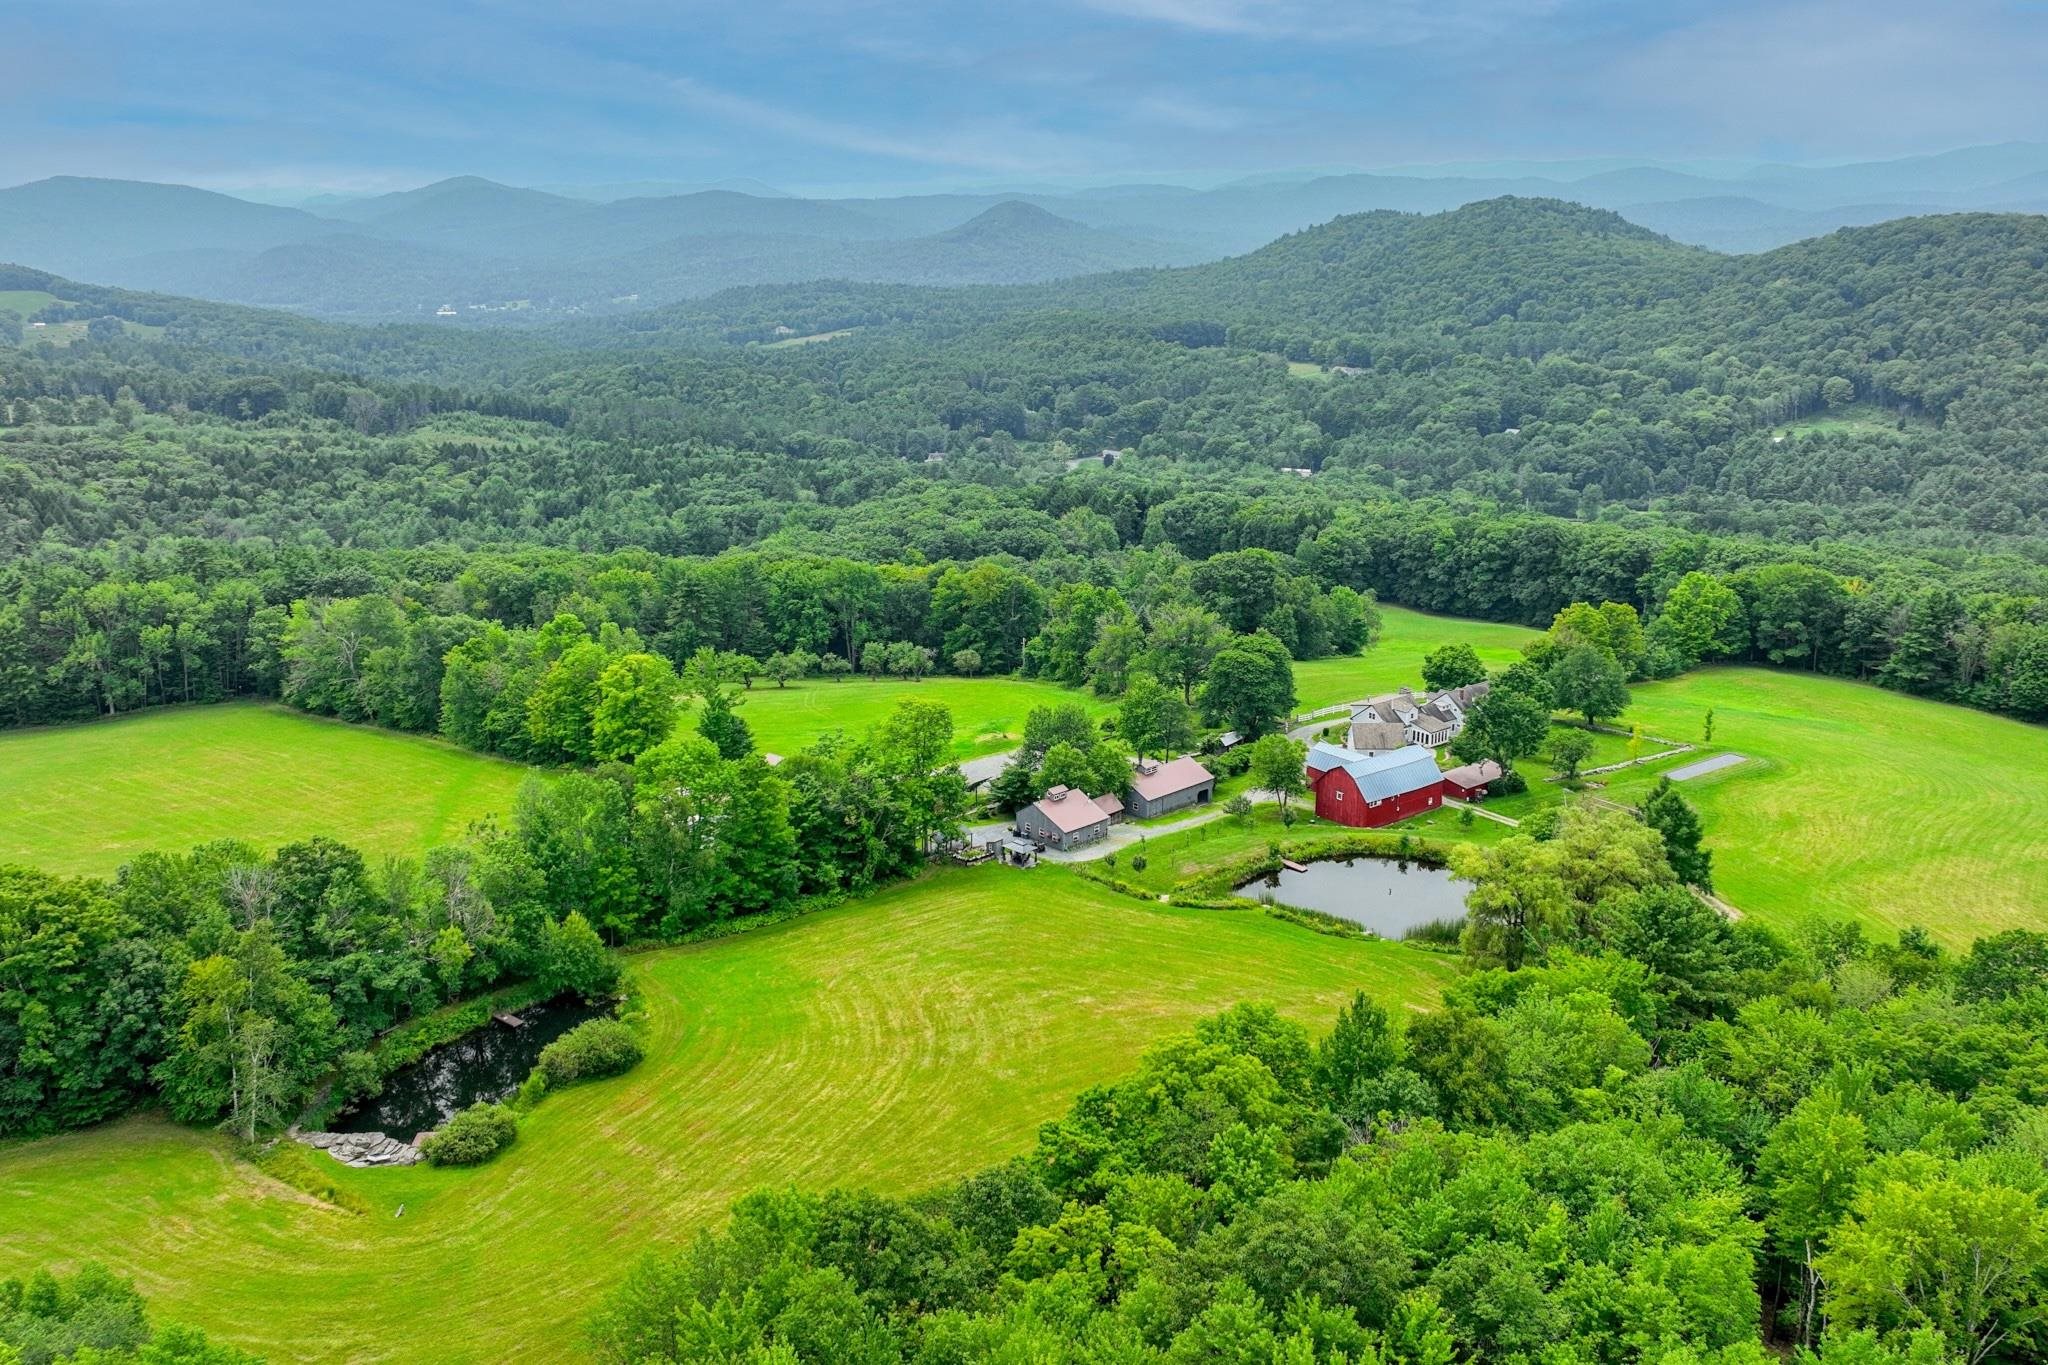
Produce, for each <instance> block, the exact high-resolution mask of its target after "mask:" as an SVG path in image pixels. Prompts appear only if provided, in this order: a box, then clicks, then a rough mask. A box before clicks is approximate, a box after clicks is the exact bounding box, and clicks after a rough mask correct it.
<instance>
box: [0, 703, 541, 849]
mask: <svg viewBox="0 0 2048 1365" xmlns="http://www.w3.org/2000/svg"><path fill="white" fill-rule="evenodd" d="M528 771H529V770H528V769H526V768H523V767H521V766H519V765H518V764H515V763H507V762H505V761H503V760H501V759H496V758H488V757H485V756H484V755H482V754H476V753H471V752H470V751H468V750H466V749H458V748H456V747H455V746H454V745H452V744H446V743H443V742H442V741H440V740H436V739H427V738H422V737H420V736H415V735H402V734H398V733H395V732H393V731H389V730H376V729H371V728H369V727H367V726H360V725H347V724H344V723H342V722H340V721H332V720H322V719H320V718H318V717H315V716H309V715H306V714H304V713H303V712H299V711H293V710H290V709H288V708H286V707H283V706H271V705H262V704H257V703H253V702H235V703H230V704H227V705H222V706H176V707H158V708H153V709H151V710H147V711H139V712H136V713H134V714H133V715H128V716H121V717H118V718H116V719H113V720H102V721H93V722H91V723H88V724H84V725H66V726H57V727H52V728H49V729H38V730H14V731H8V732H5V733H0V862H20V863H29V864H32V865H34V866H37V867H41V868H45V869H47V870H49V871H52V872H63V873H71V874H85V873H92V874H98V875H106V874H110V873H112V872H114V871H115V870H116V869H118V868H119V867H120V865H121V864H122V863H124V862H126V861H127V860H128V859H129V858H130V857H132V856H133V855H135V854H137V853H141V852H147V851H151V850H158V851H181V850H184V849H187V848H190V847H192V846H193V845H194V844H200V843H205V842H206V841H208V840H212V839H227V838H234V839H245V840H247V841H249V842H251V843H254V844H258V845H261V846H263V847H266V848H274V847H276V846H277V845H279V844H283V843H289V842H290V841H292V840H294V839H303V838H307V837H308V836H311V835H315V834H326V835H331V836H333V837H334V838H337V839H340V840H343V841H344V842H347V843H350V844H354V845H355V846H357V847H358V848H361V849H363V850H364V851H366V852H368V853H371V854H384V853H399V854H418V853H422V852H424V851H425V850H426V849H428V848H430V847H431V846H433V845H435V844H439V843H445V842H448V841H449V840H452V839H454V838H455V837H456V836H457V835H459V834H461V833H462V831H463V830H464V829H466V828H468V827H469V825H470V823H471V822H472V821H475V820H478V819H481V818H482V817H484V816H486V815H492V814H497V813H500V812H503V811H506V810H509V809H511V805H512V796H513V793H514V792H515V791H516V790H517V789H518V787H519V783H520V782H521V781H522V780H523V779H524V778H525V776H526V774H527V772H528Z"/></svg>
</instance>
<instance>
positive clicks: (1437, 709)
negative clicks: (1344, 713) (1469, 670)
mask: <svg viewBox="0 0 2048 1365" xmlns="http://www.w3.org/2000/svg"><path fill="white" fill-rule="evenodd" d="M1488 687H1489V684H1487V683H1483V682H1476V683H1473V684H1471V685H1470V686H1468V687H1453V688H1450V689H1447V690H1446V691H1442V692H1438V693H1436V694H1435V695H1433V696H1430V697H1418V696H1416V695H1415V693H1414V691H1413V690H1412V689H1409V688H1406V687H1404V688H1402V689H1401V690H1400V691H1399V692H1394V693H1390V694H1388V695H1387V696H1384V697H1374V698H1372V699H1371V700H1370V701H1362V702H1359V703H1358V704H1357V705H1355V706H1353V707H1352V708H1351V734H1350V740H1351V742H1350V744H1349V746H1347V747H1349V748H1351V749H1355V750H1357V751H1358V752H1359V753H1363V754H1383V753H1389V752H1391V751H1393V750H1395V749H1398V748H1402V747H1405V746H1406V745H1410V744H1420V745H1422V746H1423V747H1425V748H1429V749H1441V748H1442V747H1443V746H1444V745H1446V744H1449V743H1450V742H1451V741H1452V740H1454V739H1456V738H1457V737H1458V734H1459V732H1460V731H1462V730H1463V729H1464V728H1465V718H1466V717H1467V716H1468V715H1469V714H1471V710H1472V704H1473V703H1474V702H1476V701H1478V700H1479V699H1480V698H1481V697H1483V696H1485V695H1486V693H1487V689H1488Z"/></svg>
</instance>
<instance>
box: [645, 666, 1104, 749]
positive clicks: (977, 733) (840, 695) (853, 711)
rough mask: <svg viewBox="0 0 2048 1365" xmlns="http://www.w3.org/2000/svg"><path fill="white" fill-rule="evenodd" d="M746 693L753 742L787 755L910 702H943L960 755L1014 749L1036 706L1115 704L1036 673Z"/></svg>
mask: <svg viewBox="0 0 2048 1365" xmlns="http://www.w3.org/2000/svg"><path fill="white" fill-rule="evenodd" d="M740 696H741V698H742V704H741V706H740V718H741V719H742V720H744V721H746V723H747V726H748V728H749V729H751V730H752V731H753V732H754V747H755V748H757V749H763V750H766V751H767V752H769V753H776V754H781V755H783V756H784V757H785V758H786V757H788V756H789V755H791V754H794V753H799V752H801V751H803V750H804V749H806V748H809V747H810V746H811V745H812V744H814V743H816V742H817V741H818V740H819V739H820V738H821V737H823V736H824V735H826V734H828V733H829V732H831V731H833V730H843V731H845V732H846V734H847V735H849V736H850V737H852V738H854V739H859V738H861V737H863V736H864V735H866V734H867V732H868V731H869V730H871V729H873V728H874V727H875V726H877V725H879V724H881V723H882V721H883V720H884V719H885V718H886V717H887V716H888V714H889V713H890V712H891V711H893V710H895V709H896V703H898V702H900V701H904V700H906V699H908V700H912V701H930V702H938V703H939V704H941V705H943V706H945V707H946V708H947V709H948V710H950V711H951V712H952V713H953V735H954V743H953V751H954V756H955V757H958V758H975V757H978V756H980V755H982V754H997V753H1002V752H1004V751H1005V750H1008V749H1013V748H1015V747H1016V746H1017V741H1018V740H1019V739H1020V738H1021V737H1022V736H1023V732H1024V717H1025V716H1027V715H1029V714H1030V712H1031V709H1032V708H1033V707H1037V706H1056V705H1058V704H1060V703H1062V702H1073V703H1075V704H1077V705H1079V706H1081V707H1083V708H1084V709H1086V710H1087V711H1088V712H1089V713H1090V714H1091V715H1108V714H1109V712H1110V710H1111V709H1112V707H1113V706H1114V703H1113V702H1110V701H1105V700H1103V699H1102V698H1100V697H1098V696H1096V695H1095V694H1094V693H1092V692H1088V691H1085V690H1083V689H1080V688H1074V687H1061V686H1060V685H1059V684H1058V683H1049V682H1040V681H1038V680H1037V679H1034V678H925V679H924V680H922V681H920V682H910V681H907V680H905V679H902V678H886V679H874V678H842V679H840V680H838V681H836V682H835V681H830V680H827V679H823V678H805V679H804V680H803V681H801V682H795V683H791V684H790V685H789V686H787V687H777V686H776V685H775V684H774V683H772V682H757V683H755V684H754V685H753V687H751V688H749V689H748V690H746V691H745V692H743V693H741V694H740ZM695 716H696V712H695V711H694V709H693V710H692V711H690V712H689V713H687V714H686V718H685V721H684V723H685V724H686V725H692V726H694V725H695V723H696V721H695Z"/></svg>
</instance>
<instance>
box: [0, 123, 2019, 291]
mask: <svg viewBox="0 0 2048 1365" xmlns="http://www.w3.org/2000/svg"><path fill="white" fill-rule="evenodd" d="M1500 165H1501V168H1503V169H1507V170H1515V169H1520V168H1522V167H1524V166H1528V167H1530V168H1532V169H1541V170H1543V171H1545V172H1547V173H1546V174H1527V175H1521V174H1518V175H1500V176H1494V175H1485V174H1442V173H1427V174H1425V173H1421V171H1422V170H1423V169H1427V168H1418V172H1417V173H1415V174H1387V173H1383V172H1376V173H1365V172H1358V173H1345V174H1338V175H1310V174H1308V173H1307V172H1303V171H1298V170H1297V171H1289V170H1284V169H1283V170H1278V171H1274V172H1270V173H1264V174H1260V175H1256V176H1250V177H1246V178H1244V179H1241V180H1238V181H1234V182H1230V183H1226V184H1222V185H1219V186H1217V187H1215V188H1211V189H1193V188H1190V187H1188V186H1185V185H1169V184H1135V183H1134V184H1125V185H1107V186H1095V187H1090V188H1086V189H1080V190H1075V189H1060V190H1055V189H1044V188H1040V189H1038V190H1035V191H1032V192H1028V193H1014V194H1002V193H995V192H984V193H971V194H970V193H958V194H925V195H903V196H895V197H873V198H849V199H803V198H794V197H790V196H787V195H784V194H781V193H780V192H779V191H774V190H772V189H770V188H769V187H766V186H761V187H757V188H759V189H760V190H762V191H763V192H761V193H747V192H742V189H739V188H718V189H695V190H691V191H690V192H688V193H680V194H667V193H657V194H644V195H630V196H627V197H623V198H617V197H604V196H606V195H609V194H611V193H612V192H614V191H618V190H625V189H634V188H654V189H669V188H675V187H672V186H665V185H656V186H630V185H622V186H595V187H585V190H584V192H582V193H579V194H574V195H572V194H567V193H553V192H549V191H546V190H539V189H528V188H522V187H519V186H513V185H504V184H499V183H497V182H494V181H490V180H485V179H482V178H479V177H476V176H457V177H454V178H452V179H448V180H442V181H437V182H435V183H434V184H431V185H423V186H420V187H419V188H417V189H411V190H403V191H399V192H396V193H392V194H383V195H375V196H370V197H364V198H353V199H351V198H346V197H339V196H336V197H330V198H327V199H323V200H321V201H319V203H318V204H317V207H318V209H319V212H318V213H312V212H307V211H303V210H300V209H292V208H280V207H275V206H270V205H265V204H258V203H251V202H249V201H247V200H243V199H237V198H233V197H230V196H228V195H223V194H214V193H210V192H208V191H204V190H197V189H191V188H188V187H184V186H177V185H155V184H148V183H144V182H138V181H113V180H82V179H76V178H58V179H53V180H43V181H37V182H35V183H33V184H29V185H22V186H17V187H15V188H13V189H8V190H0V259H7V260H15V261H20V262H23V263H25V264H28V265H32V266H36V267H39V268H45V269H53V270H58V271H60V272H61V273H64V274H66V275H69V276H73V277H76V278H79V279H83V280H92V281H97V282H100V283H105V284H121V285H132V286H136V287H145V288H151V289H161V290H169V291H175V292H186V293H192V294H197V295H201V296H204V297H208V298H217V299H223V300H230V301H241V302H252V303H263V304H267V305H276V306H286V307H293V308H299V309H304V310H308V311H313V312H318V313H323V314H332V315H336V316H365V317H390V316H412V315H416V314H418V313H421V312H434V311H436V310H438V309H439V308H440V307H441V306H442V305H443V304H453V305H454V306H455V307H457V308H458V310H463V311H469V310H470V306H471V305H490V306H493V307H497V306H501V305H505V304H508V303H512V302H518V301H522V300H523V301H526V302H527V303H529V304H530V305H531V308H532V310H533V311H532V315H536V316H537V315H540V314H544V313H547V312H551V311H561V310H568V309H575V310H589V309H599V310H610V309H615V308H625V307H645V306H648V305H649V304H650V303H653V302H659V301H672V300H676V299H682V298H689V297H693V296H695V295H698V294H701V293H704V292H708V291H710V290H713V289H718V288H724V287H727V286H729V285H734V284H745V283H779V282H790V281H796V280H803V279H825V278H845V279H849V280H863V281H877V282H882V281H892V282H920V283H994V282H1023V281H1033V280H1047V279H1058V278H1065V277H1068V276H1073V275H1079V274H1088V273H1092V272H1095V271H1100V270H1110V269H1119V268H1122V267H1125V266H1131V265H1149V264H1160V263H1167V262H1171V263H1190V262H1198V261H1203V260H1214V259H1221V258H1224V257H1229V256H1236V255H1241V254H1243V253H1246V252H1250V251H1253V250H1255V249H1257V248H1258V247H1261V246H1263V245H1265V244H1266V243H1269V242H1272V241H1274V240H1276V239H1278V238H1280V237H1282V236H1285V235H1286V234H1289V233H1297V232H1300V231H1302V230H1303V229H1306V228H1309V227H1313V226H1315V225H1317V224H1321V223H1327V222H1330V221H1331V220H1333V219H1336V218H1338V217H1341V216H1344V215H1350V214H1359V213H1372V212H1377V211H1384V210H1393V211H1397V212H1401V213H1410V214H1414V213H1421V214H1431V213H1441V212H1443V211H1446V210H1449V209H1455V208H1458V207H1460V206H1462V205H1466V204H1473V203H1481V202H1485V201H1488V200H1493V199H1498V198H1501V197H1503V196H1512V197H1518V198H1530V199H1560V200H1566V201H1569V202H1572V203H1577V204H1583V205H1586V206H1588V207H1591V208H1597V209H1607V210H1612V211H1615V212H1618V213H1620V214H1621V215H1623V216H1624V217H1626V218H1627V219H1629V220H1630V221H1632V222H1636V223H1640V224H1642V225H1645V226H1647V227H1650V228H1653V229H1655V230H1656V231H1658V232H1660V233H1664V234H1666V235H1668V236H1670V237H1672V238H1674V239H1675V240H1678V241H1680V242H1685V243H1689V244H1693V245H1698V246H1706V247H1711V248H1713V249H1715V250H1719V251H1727V252H1738V253H1746V252H1755V251H1762V250H1768V249H1770V248H1773V247H1777V246H1780V245H1783V244H1785V243H1788V242H1793V241H1797V240H1800V239H1802V238H1807V237H1813V236H1817V235H1821V234H1825V233H1829V232H1833V231H1835V230H1836V229H1838V228H1841V227H1845V226H1854V225H1861V224H1869V223H1876V222H1882V221H1885V220H1886V219H1890V218H1897V217H1906V216H1912V215H1916V214H1923V213H1937V212H1954V211H1959V210H1999V211H2020V212H2030V211H2037V210H2039V209H2040V208H2041V207H2042V206H2043V205H2044V204H2048V145H2043V144H2032V143H2010V144H2004V145H2001V146H1996V147H1978V148H1965V149H1961V150H1958V151H1955V152H1946V153H1941V154H1939V155H1935V156H1926V157H1907V158H1900V159H1897V160H1893V161H1884V162H1868V163H1860V164H1856V165H1847V166H1833V167H1820V168H1813V167H1783V166H1763V167H1755V168H1746V169H1743V170H1742V171H1741V173H1739V174H1728V175H1723V174H1720V172H1722V171H1724V170H1728V169H1729V168H1726V167H1721V166H1718V165H1714V166H1699V167H1692V166H1686V165H1683V164H1652V163H1640V164H1630V165H1616V164H1612V163H1610V162H1607V161H1586V162H1571V163H1549V164H1547V165H1538V164H1537V163H1500ZM1454 169H1455V168H1454ZM1468 169H1474V168H1468ZM1476 169H1479V170H1485V169H1487V168H1486V167H1483V166H1482V167H1477V168H1476ZM1707 172H1714V173H1713V174H1709V173H1707ZM1027 209H1028V210H1030V211H1029V212H1027V211H1026V210H1027ZM1006 252H1007V253H1010V256H1011V258H1010V259H1004V258H1003V257H1004V253H1006Z"/></svg>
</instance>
